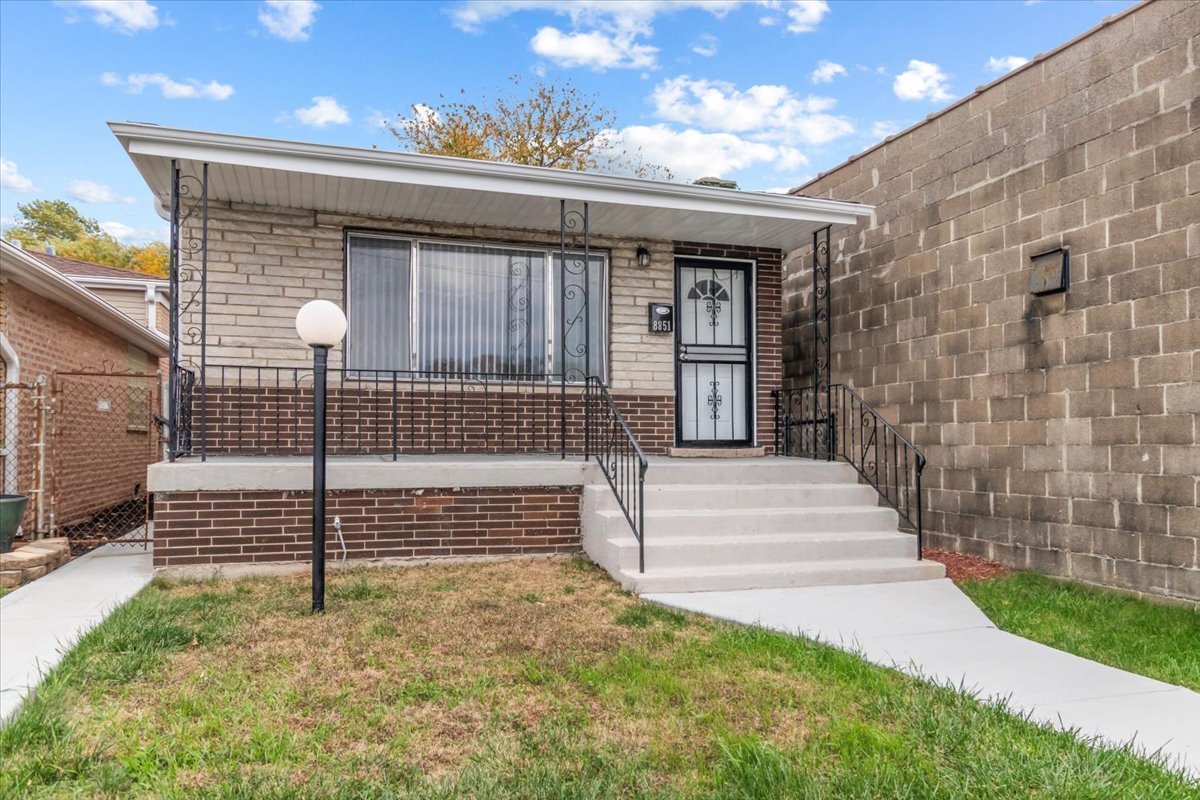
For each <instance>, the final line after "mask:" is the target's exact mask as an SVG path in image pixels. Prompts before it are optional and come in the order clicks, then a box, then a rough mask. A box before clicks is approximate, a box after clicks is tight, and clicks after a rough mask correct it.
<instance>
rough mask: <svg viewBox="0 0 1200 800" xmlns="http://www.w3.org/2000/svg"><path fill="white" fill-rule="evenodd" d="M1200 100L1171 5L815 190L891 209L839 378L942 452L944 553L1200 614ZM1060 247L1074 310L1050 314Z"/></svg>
mask: <svg viewBox="0 0 1200 800" xmlns="http://www.w3.org/2000/svg"><path fill="white" fill-rule="evenodd" d="M1198 98H1200V3H1196V2H1178V0H1158V2H1151V3H1147V4H1145V5H1143V6H1140V7H1137V8H1135V9H1134V10H1133V11H1132V12H1131V13H1129V14H1127V15H1124V16H1121V17H1119V18H1117V19H1115V20H1113V21H1111V22H1110V23H1108V24H1106V25H1104V26H1101V27H1100V28H1098V29H1097V30H1096V31H1094V32H1092V33H1091V34H1090V35H1087V36H1085V37H1083V38H1081V39H1079V40H1077V41H1076V42H1074V43H1073V44H1070V45H1069V46H1067V47H1065V48H1063V49H1060V50H1059V51H1057V52H1055V53H1052V54H1050V55H1049V56H1048V57H1046V58H1045V59H1042V60H1039V61H1036V62H1035V63H1033V64H1031V65H1030V66H1029V67H1027V68H1026V69H1023V70H1021V71H1019V72H1017V73H1015V74H1013V75H1011V76H1009V77H1007V78H1006V79H1004V80H1001V81H999V82H997V83H995V84H993V85H992V86H991V87H989V88H987V89H985V90H984V91H982V92H981V93H978V94H976V95H974V96H972V97H970V98H968V99H967V100H966V101H964V102H962V103H960V104H958V105H956V106H954V107H953V108H951V109H950V110H948V111H947V112H946V113H944V114H942V115H940V116H937V117H934V118H932V119H930V120H928V121H927V122H925V123H924V124H922V125H920V126H919V127H916V128H914V129H912V130H910V131H908V132H906V133H904V134H901V135H899V136H897V137H895V138H893V139H891V140H889V141H888V142H886V143H885V144H883V145H881V146H880V147H878V148H875V149H873V150H870V151H868V152H866V153H864V154H862V155H861V156H859V157H857V158H855V159H853V160H851V161H849V162H847V163H846V164H843V165H842V166H840V167H838V168H837V169H835V170H833V171H831V172H830V173H827V174H825V175H822V176H820V177H819V178H818V179H817V180H815V181H813V182H812V183H810V184H809V185H807V186H806V187H803V188H802V189H801V190H800V191H802V192H803V193H805V194H811V195H817V196H830V197H836V198H839V199H843V200H860V201H862V202H865V203H871V204H874V205H875V206H876V212H875V215H874V217H873V218H872V219H871V220H870V221H869V222H867V223H864V224H861V225H860V226H859V227H858V228H856V229H854V230H853V231H851V232H850V233H848V234H847V235H846V236H844V237H842V238H839V239H837V240H835V242H834V247H833V250H834V254H833V255H834V263H833V274H834V285H833V309H834V319H833V330H834V351H835V360H834V365H833V370H834V378H835V380H839V381H846V382H849V383H851V384H853V385H854V386H855V387H857V388H858V389H859V390H860V391H861V392H862V393H863V394H864V396H865V397H866V398H867V400H868V401H869V402H870V403H872V404H873V405H875V406H876V407H877V408H879V409H880V410H881V411H882V412H883V413H884V415H885V416H887V417H888V418H889V419H890V420H892V421H893V422H896V423H899V424H900V425H901V427H902V428H903V429H904V430H905V431H906V432H908V433H910V434H911V435H912V436H913V437H914V439H915V440H916V441H917V442H918V443H919V444H920V446H921V447H923V448H924V450H925V451H926V453H927V455H928V456H929V468H928V469H927V471H926V475H925V479H926V480H925V485H926V486H927V487H928V490H929V491H928V495H927V508H928V513H927V514H926V519H927V521H928V524H929V528H930V530H932V531H933V532H934V535H933V536H932V537H931V539H932V541H933V542H934V543H935V544H940V545H944V546H949V547H953V548H955V549H959V550H964V551H967V552H972V553H979V554H982V555H985V556H988V557H991V558H995V559H998V560H1001V561H1004V562H1006V563H1008V564H1012V565H1015V566H1018V567H1028V568H1032V569H1038V570H1042V571H1045V572H1048V573H1052V574H1056V575H1063V576H1070V577H1072V578H1075V579H1078V580H1081V581H1087V582H1092V583H1099V584H1108V585H1113V586H1118V587H1121V588H1124V589H1127V590H1132V591H1136V592H1142V593H1146V594H1150V595H1158V596H1169V597H1175V598H1186V599H1191V600H1200V563H1198V555H1200V554H1198V552H1197V543H1198V540H1200V508H1198V507H1197V493H1198V487H1197V482H1198V478H1197V475H1200V447H1198V446H1197V445H1198V443H1200V427H1198V426H1200V423H1198V422H1197V416H1198V413H1200V131H1198V129H1200V99H1198ZM1059 246H1067V247H1069V248H1070V250H1071V288H1070V291H1069V292H1068V293H1067V294H1065V295H1053V296H1047V297H1044V298H1041V299H1039V298H1036V297H1034V296H1032V295H1030V294H1029V259H1030V256H1032V255H1034V254H1037V253H1039V252H1042V251H1044V250H1048V249H1052V248H1055V247H1059ZM799 255H800V258H798V259H797V260H794V261H793V262H792V263H791V264H790V268H789V270H788V273H787V277H786V279H785V291H784V293H785V297H786V303H785V337H784V345H785V349H784V357H785V362H786V365H787V375H788V377H789V379H790V380H791V381H792V382H794V383H804V382H806V374H805V371H806V369H807V358H808V357H809V355H810V350H809V345H808V342H807V340H806V339H805V336H806V334H807V332H808V330H807V324H806V323H807V322H808V320H809V318H810V317H809V315H808V311H807V304H808V302H809V297H808V294H807V293H806V287H808V286H809V285H810V284H809V281H810V280H811V278H810V276H809V274H808V272H807V271H806V270H807V267H808V265H809V264H810V256H809V254H799Z"/></svg>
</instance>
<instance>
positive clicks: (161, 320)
mask: <svg viewBox="0 0 1200 800" xmlns="http://www.w3.org/2000/svg"><path fill="white" fill-rule="evenodd" d="M30 252H31V253H32V255H33V256H34V257H35V258H37V259H38V260H39V261H41V262H42V263H44V264H46V265H48V266H51V267H53V268H54V269H56V270H58V271H59V272H61V273H62V274H63V275H66V276H67V277H69V278H70V279H71V280H73V281H75V283H77V284H79V285H80V286H82V287H84V288H86V289H89V290H90V291H91V292H92V294H95V295H96V296H97V297H99V298H100V299H102V300H104V301H105V302H106V303H108V304H109V305H111V306H113V307H114V308H117V309H120V310H121V311H123V312H124V313H125V315H126V316H128V317H129V318H130V319H132V320H134V321H136V322H139V323H141V324H142V325H145V326H146V327H148V328H150V329H152V330H156V331H158V332H159V333H161V334H163V335H164V336H165V335H166V333H167V323H168V319H169V312H168V309H167V279H166V278H165V277H163V276H162V275H153V274H151V273H148V272H137V271H135V270H129V269H118V268H117V267H110V266H107V265H104V264H93V263H91V262H90V261H80V260H79V259H77V258H66V257H65V256H60V255H57V254H55V253H37V252H33V251H30Z"/></svg>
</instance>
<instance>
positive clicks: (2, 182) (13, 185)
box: [0, 158, 33, 192]
mask: <svg viewBox="0 0 1200 800" xmlns="http://www.w3.org/2000/svg"><path fill="white" fill-rule="evenodd" d="M0 186H3V187H4V188H5V189H11V190H12V191H14V192H30V191H33V181H31V180H29V178H26V177H25V176H24V175H22V174H21V173H20V172H19V171H18V170H17V165H16V163H15V162H12V161H9V160H8V159H7V158H0Z"/></svg>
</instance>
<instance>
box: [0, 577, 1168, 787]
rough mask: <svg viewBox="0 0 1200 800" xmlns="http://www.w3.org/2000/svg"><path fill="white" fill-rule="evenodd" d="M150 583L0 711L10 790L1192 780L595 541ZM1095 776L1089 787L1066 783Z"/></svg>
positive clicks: (3, 783) (1, 756)
mask: <svg viewBox="0 0 1200 800" xmlns="http://www.w3.org/2000/svg"><path fill="white" fill-rule="evenodd" d="M308 597H309V595H308V583H307V580H306V578H305V577H295V578H287V579H279V578H274V579H247V580H242V581H238V582H236V583H156V584H155V585H153V586H151V587H150V588H149V589H148V590H147V591H146V592H144V593H143V594H142V595H140V596H139V597H138V598H137V599H136V600H135V601H133V602H132V603H131V604H130V605H129V606H127V607H126V608H125V609H122V610H121V611H119V612H117V614H115V615H114V616H113V617H112V618H111V619H110V620H108V621H107V622H106V623H105V624H104V625H103V626H101V628H100V629H98V630H97V631H96V632H95V633H94V634H92V635H90V636H89V637H88V638H87V639H86V640H85V641H84V642H83V643H82V644H81V645H80V647H78V648H77V649H76V650H75V651H74V652H73V653H72V654H71V655H70V656H69V657H68V659H67V660H66V661H65V662H64V664H63V666H62V667H61V668H60V669H59V670H58V671H56V672H55V674H54V675H53V676H52V677H51V679H50V680H49V681H48V682H47V684H46V685H45V686H44V688H43V689H42V690H41V691H40V692H39V694H38V696H37V697H36V698H35V699H34V700H33V701H32V702H31V703H30V704H29V706H28V707H27V708H26V710H25V711H24V712H23V713H22V714H21V715H20V717H19V718H18V719H17V720H16V721H15V722H14V723H13V725H10V726H8V727H7V728H5V729H0V760H3V761H4V766H3V768H2V769H0V795H2V796H8V795H7V794H6V792H8V794H12V795H13V796H26V795H27V796H47V797H53V796H87V797H156V798H157V797H206V796H208V797H222V798H232V797H255V798H260V797H264V798H291V797H296V798H301V797H312V796H322V797H325V796H328V797H355V798H364V797H397V798H431V799H432V798H459V797H463V798H514V799H515V798H527V797H544V798H560V797H561V798H580V800H584V799H585V798H589V799H590V798H607V797H630V798H633V797H638V798H641V797H662V798H675V797H689V798H693V797H694V798H707V799H709V800H715V798H718V797H719V798H728V797H732V798H738V797H743V798H759V797H780V796H806V797H818V798H819V797H827V796H828V797H856V796H860V797H877V796H901V795H903V796H910V797H941V796H961V797H973V796H978V797H994V796H1007V795H1011V794H1012V793H1013V791H1014V790H1021V791H1017V793H1018V794H1024V793H1026V792H1025V790H1029V789H1033V790H1035V791H1034V793H1036V794H1041V795H1043V796H1056V797H1059V796H1062V797H1069V796H1089V797H1090V796H1104V795H1105V792H1099V793H1096V792H1095V791H1093V790H1097V789H1101V788H1103V789H1105V790H1108V789H1112V788H1114V787H1118V788H1121V789H1122V790H1123V791H1124V790H1133V789H1136V790H1138V791H1142V790H1145V789H1146V788H1147V787H1149V788H1150V789H1152V790H1153V791H1150V792H1149V793H1148V794H1147V793H1145V792H1144V791H1142V793H1143V794H1144V796H1149V797H1154V796H1161V797H1176V796H1184V795H1183V794H1180V793H1179V792H1178V790H1179V787H1180V786H1182V784H1180V783H1178V779H1175V778H1172V777H1170V776H1168V775H1167V774H1166V773H1164V772H1163V771H1162V770H1161V769H1160V768H1158V767H1156V766H1154V765H1152V764H1149V763H1147V762H1145V761H1141V760H1139V759H1136V758H1133V757H1132V756H1129V755H1126V754H1123V753H1115V754H1114V753H1100V752H1099V751H1094V750H1091V749H1089V748H1087V747H1085V746H1083V745H1080V744H1078V743H1075V742H1073V741H1072V740H1071V739H1070V738H1069V737H1066V736H1064V735H1062V734H1054V733H1050V732H1046V731H1041V730H1038V729H1035V728H1033V727H1032V726H1029V725H1027V724H1025V723H1023V722H1020V721H1018V720H1015V719H1013V718H1011V717H1008V716H1007V715H1005V714H1003V713H1002V712H1000V711H997V710H994V709H987V708H983V707H981V706H979V705H978V704H976V703H974V702H973V701H971V700H968V699H964V698H961V697H959V696H957V695H954V694H953V693H950V692H946V691H943V690H936V689H932V688H929V687H926V686H923V685H921V684H919V683H917V682H915V681H912V680H910V679H908V678H905V677H903V676H900V675H898V674H896V673H892V672H889V671H886V670H880V669H877V668H875V667H872V666H870V665H867V664H865V663H864V662H862V661H860V660H858V659H856V658H853V657H852V656H849V655H846V654H844V653H840V652H837V651H834V650H831V649H829V648H826V647H823V646H820V645H816V644H813V643H810V642H807V641H805V640H802V639H797V638H793V637H787V636H781V635H778V634H774V633H769V632H766V631H760V630H754V629H746V628H740V627H737V626H732V625H726V624H722V623H717V622H714V621H711V620H707V619H704V618H701V617H697V616H692V615H684V614H680V613H677V612H674V611H670V610H667V609H663V608H660V607H657V606H653V605H650V604H646V603H641V602H639V601H637V600H636V599H635V598H633V597H631V596H629V595H627V594H626V593H624V592H622V591H621V590H620V589H619V588H618V587H617V586H616V585H615V584H614V583H613V582H612V581H611V580H609V579H608V577H607V576H605V575H604V574H603V573H602V572H600V571H599V570H597V569H596V568H594V567H592V566H591V565H590V564H589V563H588V562H586V560H584V559H581V558H576V559H551V560H539V561H513V562H506V563H492V564H479V565H463V564H457V565H425V566H419V567H410V568H404V569H390V570H372V571H351V572H345V573H337V574H334V575H332V576H331V578H330V583H329V596H328V600H327V609H328V610H327V612H326V613H325V614H323V615H318V616H313V615H311V614H310V613H308V611H307V606H308ZM1078 787H1082V788H1083V789H1084V790H1085V791H1083V792H1082V793H1081V794H1080V793H1076V792H1074V791H1073V790H1074V789H1075V788H1078Z"/></svg>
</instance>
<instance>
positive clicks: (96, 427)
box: [49, 371, 162, 553]
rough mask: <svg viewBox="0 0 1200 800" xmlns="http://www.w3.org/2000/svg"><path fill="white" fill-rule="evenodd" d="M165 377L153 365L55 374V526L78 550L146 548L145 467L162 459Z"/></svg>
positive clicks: (147, 500) (147, 504)
mask: <svg viewBox="0 0 1200 800" xmlns="http://www.w3.org/2000/svg"><path fill="white" fill-rule="evenodd" d="M160 381H161V378H160V376H159V375H158V374H156V373H150V372H132V371H131V372H115V371H96V372H87V371H80V372H56V373H55V374H54V375H53V377H52V378H51V382H50V383H51V385H50V392H51V397H52V407H53V414H52V417H51V419H52V423H51V431H50V452H51V454H52V455H51V461H52V465H53V466H52V469H51V471H50V474H51V480H50V484H51V488H50V491H49V495H50V498H51V500H50V514H51V517H52V522H51V527H52V528H53V529H54V530H55V535H58V536H65V537H67V538H68V539H69V540H70V541H71V549H72V551H73V552H76V553H79V552H82V551H84V550H89V549H91V548H93V547H97V546H99V545H102V544H106V543H110V542H119V543H121V544H129V545H140V546H142V547H147V546H148V544H149V541H150V536H149V531H148V528H147V524H146V523H147V520H148V518H149V516H150V502H151V500H150V495H149V493H148V492H147V491H146V478H147V474H146V472H147V467H148V466H149V465H150V464H152V463H154V462H156V461H159V460H161V458H162V443H161V438H160V435H159V431H158V418H159V417H158V414H159V411H160V405H161V403H160V396H161V383H160Z"/></svg>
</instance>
